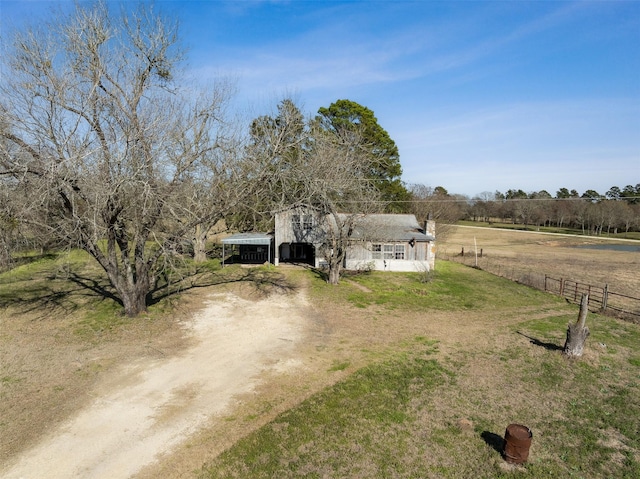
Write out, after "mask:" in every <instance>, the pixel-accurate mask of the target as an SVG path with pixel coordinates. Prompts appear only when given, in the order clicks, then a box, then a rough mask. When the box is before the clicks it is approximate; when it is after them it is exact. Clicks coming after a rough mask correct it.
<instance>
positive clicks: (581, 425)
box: [0, 252, 640, 478]
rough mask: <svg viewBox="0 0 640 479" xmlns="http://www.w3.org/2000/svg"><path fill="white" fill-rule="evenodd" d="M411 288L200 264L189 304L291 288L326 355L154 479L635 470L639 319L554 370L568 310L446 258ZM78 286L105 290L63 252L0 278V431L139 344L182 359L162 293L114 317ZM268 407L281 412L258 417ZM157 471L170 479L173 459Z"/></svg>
mask: <svg viewBox="0 0 640 479" xmlns="http://www.w3.org/2000/svg"><path fill="white" fill-rule="evenodd" d="M629 274H631V272H630V273H629ZM187 276H188V275H185V277H187ZM79 278H80V279H82V281H83V282H84V283H83V284H84V285H83V284H81V283H80V279H79ZM427 279H428V281H425V277H424V275H420V274H409V273H406V274H404V273H377V272H372V273H368V274H361V275H354V276H349V277H347V278H345V280H343V281H342V282H341V284H340V285H339V286H337V287H335V286H331V285H328V284H327V283H325V282H324V281H323V280H322V278H321V277H320V276H319V275H317V274H315V273H314V272H313V271H310V270H300V269H278V268H273V267H258V268H252V269H245V268H239V267H232V268H225V270H224V271H223V272H221V271H220V269H219V265H217V264H216V263H215V262H212V263H211V264H208V265H205V267H204V268H202V269H201V270H199V271H196V272H195V273H193V274H192V275H191V276H188V281H190V283H188V284H185V283H183V288H184V289H186V290H189V291H191V293H190V295H191V296H190V297H191V299H190V301H196V303H197V299H198V298H199V297H198V296H197V293H198V291H203V292H206V291H212V288H213V290H215V288H218V287H224V288H229V287H234V286H236V285H240V284H242V285H245V286H246V288H249V289H248V290H246V291H249V292H250V294H248V296H247V297H253V296H254V295H256V294H258V295H260V296H264V295H269V294H278V293H283V292H284V293H285V294H286V292H287V291H288V290H291V289H295V288H300V287H304V288H306V290H307V293H308V297H309V301H310V304H311V305H312V306H313V308H314V310H315V311H316V313H315V314H316V316H317V317H314V318H315V319H314V320H317V321H320V322H322V323H323V324H325V323H326V324H325V326H324V328H325V329H326V330H327V331H329V333H327V338H325V339H323V340H322V341H321V340H319V339H318V340H314V341H316V342H315V343H314V342H311V343H310V344H309V348H310V349H311V351H312V355H313V356H320V355H324V356H323V357H326V358H327V360H326V361H325V362H324V363H323V362H319V363H318V364H324V365H325V366H324V367H325V369H324V371H309V372H308V373H305V377H304V378H302V379H300V378H298V379H296V378H295V377H292V378H291V379H290V381H292V382H291V383H290V384H287V383H286V378H280V379H279V381H282V382H281V383H279V385H278V388H277V391H276V392H273V393H272V395H271V396H269V397H262V396H261V395H260V394H261V393H260V394H258V393H256V394H257V395H256V396H255V397H254V398H253V399H251V400H249V399H245V401H246V402H245V404H244V405H243V406H242V407H241V408H239V409H238V410H237V411H233V412H232V413H230V415H229V416H228V417H226V418H224V419H223V420H224V422H225V423H226V424H227V426H228V427H229V428H230V429H229V430H231V431H232V436H233V437H237V438H238V440H237V441H234V444H232V445H231V444H230V445H229V447H227V448H226V450H225V451H224V452H223V453H222V454H219V455H218V454H216V457H215V458H214V459H213V460H209V461H207V462H206V463H205V464H204V465H202V464H203V462H204V459H202V457H204V454H202V453H200V452H198V454H195V453H194V455H193V457H192V458H191V459H190V462H188V464H190V466H189V467H190V469H187V467H186V466H184V467H183V466H180V467H183V469H176V472H175V473H174V475H173V476H167V477H190V476H193V477H200V478H233V477H242V478H261V477H264V478H273V477H278V478H294V477H295V478H300V477H305V478H322V477H367V478H393V477H396V478H430V477H433V478H469V477H474V478H476V477H477V478H520V477H522V478H534V477H535V478H539V477H548V478H556V477H576V478H635V477H640V326H639V325H637V324H633V323H629V322H624V321H620V320H617V319H613V318H608V317H603V316H599V315H597V314H593V313H590V314H589V317H588V320H587V324H588V326H589V328H590V330H591V336H590V337H589V338H588V340H587V347H586V352H585V355H584V357H582V358H581V359H579V360H571V361H569V360H567V359H566V358H565V357H563V356H562V354H561V348H562V346H563V344H564V337H565V331H566V328H567V324H568V323H569V322H572V321H575V320H576V317H577V307H576V306H573V305H570V304H567V303H566V302H565V301H563V300H561V299H559V298H558V297H555V296H552V295H549V294H546V293H543V292H540V291H537V290H534V289H531V288H528V287H526V286H522V285H519V284H516V283H513V282H510V281H508V280H505V279H503V278H499V277H496V276H493V275H491V274H488V273H486V272H484V271H481V270H478V269H474V268H469V267H465V266H463V265H460V264H457V263H450V262H446V261H439V262H438V264H437V268H436V271H435V274H433V275H431V276H430V277H429V278H427ZM189 284H190V285H191V286H189ZM87 285H93V286H96V285H97V286H100V287H101V288H103V289H104V288H106V285H105V283H104V277H103V276H102V274H101V272H100V271H99V270H98V269H97V268H96V267H95V265H93V263H91V262H90V261H88V258H87V257H86V256H85V255H83V254H82V253H76V252H72V253H65V254H61V255H47V256H46V257H38V258H33V259H32V260H30V261H29V262H25V264H23V265H22V266H20V267H18V268H15V269H14V270H12V271H10V272H8V273H4V274H2V275H0V304H1V305H2V307H3V317H2V321H3V326H4V327H3V331H2V334H0V342H2V344H1V346H2V350H0V352H1V353H2V359H3V370H2V374H0V385H1V386H2V389H0V397H1V398H2V400H3V401H2V402H3V408H2V420H0V427H1V428H2V431H1V432H2V434H3V435H4V437H11V436H13V437H17V436H18V435H19V434H20V435H23V438H22V439H21V440H22V441H25V442H28V441H30V440H34V438H37V437H38V435H39V434H40V433H41V424H55V421H57V420H59V418H60V417H65V415H69V414H72V413H73V410H74V408H75V407H77V405H74V404H75V403H74V401H75V400H76V399H75V398H80V397H81V396H82V394H83V392H84V391H86V390H88V389H89V388H90V387H91V386H92V385H94V384H96V381H98V379H100V377H101V374H102V372H103V371H106V370H109V369H110V368H112V367H113V365H115V364H118V361H120V360H123V359H122V358H130V357H134V356H135V355H136V354H142V353H144V352H145V351H147V352H154V351H155V350H153V349H148V350H147V349H144V348H145V347H146V346H145V345H146V344H151V343H149V341H150V338H152V337H163V338H167V340H166V341H167V342H166V343H163V344H165V346H163V348H166V351H174V352H175V353H178V352H179V351H180V348H181V347H182V346H181V345H182V343H181V342H180V341H181V339H180V337H179V336H180V334H181V333H180V329H179V328H177V327H176V326H175V321H174V319H173V318H174V317H175V316H176V314H177V313H176V312H180V313H179V314H183V315H184V314H185V313H183V312H182V311H183V309H182V308H183V305H182V304H181V300H179V299H178V297H177V296H169V297H166V298H164V299H161V300H159V301H158V302H156V303H155V304H154V305H153V306H152V307H151V308H150V312H149V314H148V315H146V316H145V317H142V318H136V319H134V320H130V319H127V318H125V317H124V316H122V314H121V312H120V309H119V308H118V304H117V302H115V301H113V300H112V299H109V298H105V297H103V296H101V295H100V294H98V293H97V292H96V291H97V289H93V290H92V289H91V288H88V287H87ZM242 291H244V290H242ZM203 297H204V296H203ZM196 303H193V304H192V305H191V306H190V307H189V308H196V307H197V304H196ZM198 304H199V303H198ZM177 305H180V307H179V308H178V307H177ZM189 308H187V310H188V311H193V309H189ZM196 310H197V309H196ZM171 338H173V339H171ZM153 344H155V343H153ZM170 345H171V346H170ZM154 347H156V346H154ZM70 348H71V349H73V350H76V351H83V353H82V354H91V355H93V354H94V353H91V351H92V350H93V349H92V348H96V351H97V350H99V351H100V354H101V355H103V357H104V359H102V360H100V361H98V362H95V363H92V364H91V365H89V366H87V367H83V368H80V369H78V370H69V369H68V368H67V365H68V362H69V361H70V359H69V358H68V351H69V350H70ZM171 348H173V349H171ZM313 348H315V350H314V349H313ZM72 359H73V358H71V360H72ZM5 366H6V367H5ZM52 368H54V369H56V370H59V371H66V372H65V373H64V375H60V374H57V375H51V374H50V370H52ZM65 368H67V369H65ZM334 377H335V378H338V379H335V380H334V379H332V378H334ZM315 378H320V379H321V380H322V381H324V383H325V384H328V385H327V386H317V384H316V383H314V381H316V379H315ZM322 378H324V379H322ZM298 381H302V382H301V383H300V382H298ZM308 391H313V393H308ZM283 403H286V404H290V405H291V407H286V408H284V409H282V410H281V412H279V413H277V414H275V413H274V414H273V415H271V411H273V410H276V409H278V408H279V406H278V404H283ZM78 404H80V403H78ZM512 422H518V423H522V424H525V425H527V426H528V427H530V428H531V429H532V431H533V443H532V446H531V453H530V458H529V462H528V463H526V464H525V465H523V466H518V467H514V466H509V465H507V464H506V463H505V461H504V460H503V458H502V457H501V454H500V451H501V447H502V444H501V441H502V437H503V435H504V431H505V428H506V426H507V425H508V424H509V423H512ZM258 424H259V425H258ZM218 434H221V432H220V430H217V429H211V430H210V431H206V432H205V433H204V436H209V437H215V436H216V435H218ZM203 441H205V440H203ZM203 444H204V446H200V450H201V449H202V448H203V447H204V448H206V445H207V444H208V443H207V442H206V441H205V442H204V443H203ZM18 447H19V445H11V444H9V446H8V448H9V449H7V450H8V451H12V450H15V449H17V448H18ZM11 448H13V449H11ZM186 448H187V449H188V447H186ZM163 461H164V464H165V470H171V468H172V461H174V458H173V457H172V456H167V457H166V458H164V459H163ZM198 461H199V462H198ZM194 464H197V466H195V467H194ZM201 465H202V467H201V468H200V466H201ZM194 469H199V471H195V472H193V471H194ZM185 470H187V471H188V470H191V471H192V474H189V473H187V472H185ZM156 477H157V476H156Z"/></svg>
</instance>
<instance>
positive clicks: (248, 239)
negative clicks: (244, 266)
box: [222, 233, 273, 266]
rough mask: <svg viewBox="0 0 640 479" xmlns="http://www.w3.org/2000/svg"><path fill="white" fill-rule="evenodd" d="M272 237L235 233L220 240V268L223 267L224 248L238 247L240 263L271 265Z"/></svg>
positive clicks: (259, 234) (264, 234) (268, 235)
mask: <svg viewBox="0 0 640 479" xmlns="http://www.w3.org/2000/svg"><path fill="white" fill-rule="evenodd" d="M272 243H273V236H272V235H270V234H267V233H236V234H234V235H231V236H229V237H228V238H225V239H223V240H222V266H224V258H225V246H230V247H231V249H232V251H233V249H234V246H238V250H239V252H238V255H239V256H240V262H241V263H264V262H269V263H271V245H272Z"/></svg>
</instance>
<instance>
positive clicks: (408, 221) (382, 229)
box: [340, 214, 435, 242]
mask: <svg viewBox="0 0 640 479" xmlns="http://www.w3.org/2000/svg"><path fill="white" fill-rule="evenodd" d="M340 216H341V217H342V218H346V217H347V216H348V215H346V214H341V215H340ZM351 237H352V238H353V239H356V240H367V241H376V240H378V241H399V242H407V241H411V240H412V239H413V240H414V241H416V242H427V241H435V238H434V237H433V236H432V235H428V234H426V232H425V231H424V229H422V227H421V226H420V225H419V224H418V220H417V219H416V217H415V216H414V215H410V214H372V215H365V216H362V217H361V218H359V219H358V220H357V221H356V223H355V227H354V231H353V235H352V236H351Z"/></svg>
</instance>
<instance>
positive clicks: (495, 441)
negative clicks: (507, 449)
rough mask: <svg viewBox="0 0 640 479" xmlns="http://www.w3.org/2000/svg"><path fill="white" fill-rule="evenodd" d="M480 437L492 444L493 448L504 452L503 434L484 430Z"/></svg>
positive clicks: (489, 444)
mask: <svg viewBox="0 0 640 479" xmlns="http://www.w3.org/2000/svg"><path fill="white" fill-rule="evenodd" d="M480 437H481V438H482V440H483V441H484V442H486V443H487V445H488V446H491V448H492V449H494V450H495V451H496V452H498V453H500V455H502V453H503V452H504V438H503V437H502V436H499V435H498V434H496V433H495V432H490V431H482V434H480Z"/></svg>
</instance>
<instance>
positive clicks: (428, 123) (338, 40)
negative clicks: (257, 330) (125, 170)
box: [0, 0, 640, 196]
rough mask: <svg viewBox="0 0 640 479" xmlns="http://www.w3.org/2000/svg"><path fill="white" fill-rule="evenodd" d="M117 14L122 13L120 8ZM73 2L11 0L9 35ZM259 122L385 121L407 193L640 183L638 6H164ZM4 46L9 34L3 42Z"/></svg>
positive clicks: (2, 3) (7, 5) (197, 64)
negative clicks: (421, 188) (297, 114)
mask: <svg viewBox="0 0 640 479" xmlns="http://www.w3.org/2000/svg"><path fill="white" fill-rule="evenodd" d="M110 3H114V2H110ZM59 4H63V5H69V4H70V2H45V1H23V2H12V1H7V0H0V17H1V18H0V26H1V27H2V31H3V32H6V30H7V26H8V25H11V26H12V27H13V26H18V27H19V26H20V25H22V24H23V23H24V22H27V21H42V20H43V19H45V18H46V17H47V16H48V13H49V8H50V7H51V6H55V5H59ZM156 6H157V7H158V8H160V9H161V10H162V11H163V12H164V13H166V14H168V15H171V16H175V17H177V18H179V20H180V23H181V34H182V38H183V41H184V43H185V44H186V45H187V46H188V47H189V56H188V64H187V68H188V72H189V73H190V75H192V76H193V77H195V78H198V79H199V80H201V81H203V82H205V81H208V80H212V79H214V78H215V77H217V76H230V77H232V78H234V79H235V81H236V82H237V89H238V93H237V98H236V105H237V106H238V108H239V109H240V110H241V111H242V112H243V114H246V115H248V116H249V117H252V116H253V117H255V116H258V115H261V114H265V113H270V112H272V111H273V110H274V109H275V105H276V104H277V102H278V101H279V100H281V99H282V98H284V97H287V96H290V97H293V98H294V99H296V101H297V102H298V103H299V104H300V105H301V106H302V108H303V110H304V111H305V113H307V114H309V115H312V114H315V113H316V112H317V110H318V108H319V107H322V106H329V105H330V104H331V103H332V102H334V101H335V100H338V99H349V100H353V101H356V102H358V103H360V104H362V105H364V106H367V107H369V108H370V109H371V110H373V111H374V113H375V114H376V117H377V118H378V121H379V123H380V125H381V126H382V127H383V128H385V129H386V130H387V131H388V132H389V134H390V135H391V137H392V138H393V139H394V140H395V142H396V143H397V145H398V148H399V151H400V162H401V164H402V166H403V170H404V174H403V179H404V180H405V181H406V182H407V183H422V184H425V185H428V186H432V187H436V186H443V187H445V188H446V189H447V190H448V191H449V192H450V193H460V194H465V195H469V196H473V195H475V194H478V193H480V192H484V191H491V192H493V191H495V190H500V191H503V192H504V191H506V190H507V189H510V188H514V189H523V190H525V191H539V190H542V189H546V190H547V191H549V192H550V193H551V194H555V192H556V191H557V190H558V189H559V188H561V187H566V188H569V189H576V190H578V192H580V193H582V192H584V191H585V190H587V189H594V190H596V191H598V192H600V193H605V192H606V191H607V190H608V189H609V188H610V187H611V186H614V185H615V186H620V187H624V186H625V185H628V184H633V185H635V184H637V183H640V1H603V2H593V1H582V2H558V1H537V2H526V1H500V2H493V1H449V2H445V1H440V2H433V1H420V2H417V1H416V2H410V1H386V2H378V1H294V0H291V1H233V2H232V1H229V2H227V1H215V0H210V1H205V0H202V1H168V0H166V1H156ZM3 35H4V34H3Z"/></svg>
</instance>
